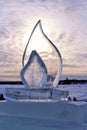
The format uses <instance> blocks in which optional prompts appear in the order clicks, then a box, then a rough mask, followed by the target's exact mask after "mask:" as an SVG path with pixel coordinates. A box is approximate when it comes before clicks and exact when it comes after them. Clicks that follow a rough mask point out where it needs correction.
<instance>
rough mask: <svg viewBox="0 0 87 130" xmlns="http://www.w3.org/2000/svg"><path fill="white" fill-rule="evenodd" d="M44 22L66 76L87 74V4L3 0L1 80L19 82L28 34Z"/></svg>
mask: <svg viewBox="0 0 87 130" xmlns="http://www.w3.org/2000/svg"><path fill="white" fill-rule="evenodd" d="M39 19H41V21H42V26H43V30H44V32H45V33H46V35H47V36H48V37H49V38H50V39H51V41H53V43H54V44H55V45H56V46H57V47H58V49H59V50H60V52H61V55H62V57H63V75H66V76H83V77H84V76H86V75H87V65H86V63H87V1H85V0H84V1H82V0H0V80H19V79H20V78H19V75H20V70H21V68H22V66H21V59H22V54H23V50H24V47H25V45H26V41H27V40H26V39H25V37H26V35H27V33H30V32H31V31H32V28H33V26H34V25H35V23H36V22H37V21H38V20H39Z"/></svg>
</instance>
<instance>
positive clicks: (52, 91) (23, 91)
mask: <svg viewBox="0 0 87 130" xmlns="http://www.w3.org/2000/svg"><path fill="white" fill-rule="evenodd" d="M68 95H69V93H68V91H62V90H59V89H58V88H37V89H35V88H30V89H29V88H6V89H5V95H4V96H5V98H6V99H7V100H14V101H20V100H22V101H28V100H29V101H34V100H35V101H36V100H37V101H39V100H57V101H60V100H62V99H63V100H65V99H67V97H68Z"/></svg>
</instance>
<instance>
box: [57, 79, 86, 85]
mask: <svg viewBox="0 0 87 130" xmlns="http://www.w3.org/2000/svg"><path fill="white" fill-rule="evenodd" d="M86 83H87V80H79V79H68V78H66V80H61V81H60V82H59V84H86Z"/></svg>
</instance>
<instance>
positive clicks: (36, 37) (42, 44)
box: [23, 26, 52, 52]
mask: <svg viewBox="0 0 87 130" xmlns="http://www.w3.org/2000/svg"><path fill="white" fill-rule="evenodd" d="M46 31H47V30H46ZM30 35H31V33H30V32H29V31H28V32H27V33H25V35H24V37H23V44H24V47H25V46H26V44H27V43H28V40H29V38H30ZM47 42H48V40H47V39H46V37H45V36H44V35H43V33H42V31H41V29H40V26H37V28H36V29H35V30H34V32H33V34H32V36H31V39H30V41H29V45H28V46H29V47H28V48H29V50H37V52H43V51H44V52H51V51H52V50H51V48H50V46H49V44H48V43H47Z"/></svg>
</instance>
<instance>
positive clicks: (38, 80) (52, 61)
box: [21, 20, 62, 87]
mask: <svg viewBox="0 0 87 130" xmlns="http://www.w3.org/2000/svg"><path fill="white" fill-rule="evenodd" d="M34 50H35V52H36V53H37V56H35V55H32V59H33V60H32V61H31V62H32V63H31V65H30V63H29V60H27V59H28V58H31V54H32V52H33V51H34ZM38 56H39V58H38ZM37 59H38V60H37ZM40 61H41V62H40ZM22 64H23V70H22V73H21V78H22V81H23V83H24V84H25V86H29V87H35V86H36V87H37V86H38V87H40V86H41V87H42V86H43V84H45V83H46V77H47V83H48V84H51V85H50V86H53V87H56V86H57V85H58V83H59V80H60V77H61V73H62V57H61V54H60V52H59V50H58V49H57V47H56V46H55V45H54V44H53V43H52V42H51V40H50V39H49V38H48V37H47V36H46V34H45V33H44V31H43V29H42V25H41V21H40V20H39V21H38V22H37V23H36V25H35V27H34V28H33V30H32V32H31V35H30V37H29V40H28V42H27V45H26V47H25V50H24V54H23V59H22ZM33 66H34V67H33ZM46 75H47V76H46Z"/></svg>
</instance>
